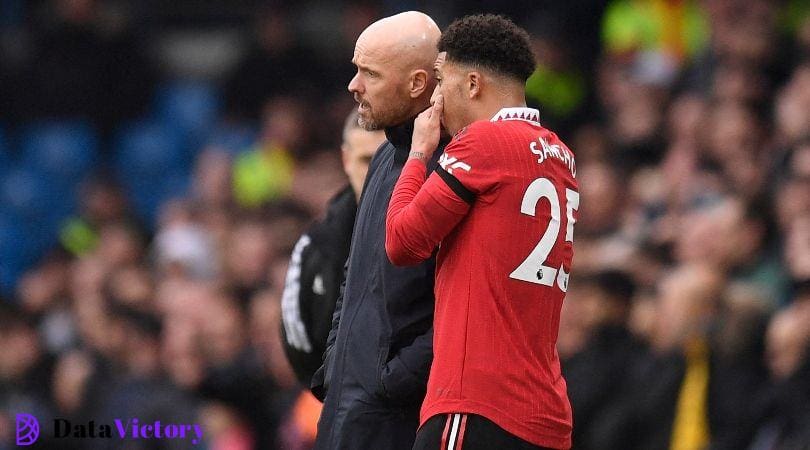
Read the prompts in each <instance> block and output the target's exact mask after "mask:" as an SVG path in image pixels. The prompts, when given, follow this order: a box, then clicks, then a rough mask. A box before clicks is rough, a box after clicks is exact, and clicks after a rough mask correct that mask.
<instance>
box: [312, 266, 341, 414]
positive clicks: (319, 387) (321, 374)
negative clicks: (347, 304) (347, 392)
mask: <svg viewBox="0 0 810 450" xmlns="http://www.w3.org/2000/svg"><path fill="white" fill-rule="evenodd" d="M347 270H348V262H347V263H346V264H344V266H343V282H342V283H341V285H340V295H338V298H337V301H336V302H335V312H334V314H332V328H331V329H330V330H329V337H327V338H326V350H325V351H324V352H323V365H321V367H320V368H318V370H317V371H315V374H314V375H313V376H312V382H311V383H310V391H312V395H314V396H315V398H317V399H318V400H320V401H323V399H324V398H326V394H327V392H328V391H329V377H330V376H331V374H332V370H331V369H332V367H333V366H334V364H332V363H333V361H334V351H333V350H334V347H335V340H336V339H337V332H338V327H339V326H340V316H341V314H342V312H343V294H344V292H345V290H346V271H347Z"/></svg>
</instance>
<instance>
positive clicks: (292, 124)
mask: <svg viewBox="0 0 810 450" xmlns="http://www.w3.org/2000/svg"><path fill="white" fill-rule="evenodd" d="M305 118H306V115H305V114H304V108H303V105H302V103H301V101H300V100H297V99H293V98H291V97H274V98H273V99H270V100H268V101H267V102H266V103H265V104H264V110H263V112H262V130H261V135H260V137H259V142H257V143H256V146H255V148H253V149H251V150H250V151H248V152H245V153H242V154H241V155H239V156H238V157H237V158H236V160H235V161H234V166H233V193H234V198H235V199H236V202H237V204H238V205H239V206H241V207H243V208H257V207H259V206H261V205H264V204H267V203H268V202H271V201H273V200H279V199H281V198H282V197H283V196H284V195H285V194H287V193H289V191H290V187H291V184H292V178H293V170H294V168H295V158H296V156H297V152H299V151H300V150H301V148H302V146H303V145H304V144H303V142H302V140H303V139H304V137H305V134H304V121H305ZM299 156H300V155H299Z"/></svg>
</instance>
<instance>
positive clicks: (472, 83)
mask: <svg viewBox="0 0 810 450" xmlns="http://www.w3.org/2000/svg"><path fill="white" fill-rule="evenodd" d="M482 78H483V77H482V76H481V73H480V72H477V71H472V72H469V73H467V95H468V96H469V98H470V100H472V99H474V98H476V97H478V96H480V95H481V82H482V81H483V79H482Z"/></svg>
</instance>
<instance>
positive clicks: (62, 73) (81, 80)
mask: <svg viewBox="0 0 810 450" xmlns="http://www.w3.org/2000/svg"><path fill="white" fill-rule="evenodd" d="M46 3H47V4H48V7H49V10H51V11H55V12H56V17H55V21H54V23H51V24H50V25H51V26H50V27H48V28H47V29H45V30H41V31H42V33H40V34H38V35H37V37H38V39H37V40H36V42H35V47H34V49H33V53H32V57H31V59H30V61H29V64H28V69H27V70H26V72H25V73H24V76H23V80H24V81H23V83H24V85H23V88H22V89H21V90H20V92H18V93H16V95H19V96H21V99H20V100H19V101H18V102H17V105H18V107H19V109H18V111H24V112H25V113H24V117H26V118H27V119H44V118H54V117H57V118H72V119H75V118H81V119H85V120H90V121H92V122H94V123H95V124H96V125H97V126H99V128H100V129H102V130H105V131H112V130H113V128H114V127H115V126H117V125H118V124H119V121H120V120H122V119H126V118H132V117H135V116H136V115H137V114H140V113H141V112H143V111H144V110H145V108H146V106H147V101H148V99H149V98H150V97H151V91H152V90H153V83H154V73H153V72H152V71H151V68H152V65H150V64H147V63H146V59H145V57H144V56H143V54H142V49H140V48H139V47H138V45H137V44H136V43H135V41H134V40H133V39H132V37H131V36H130V35H129V34H128V30H127V29H126V27H121V26H120V25H122V23H120V22H116V21H111V20H109V19H108V18H105V17H104V15H103V8H104V5H103V3H102V2H99V1H97V0H82V1H74V0H49V1H48V2H46Z"/></svg>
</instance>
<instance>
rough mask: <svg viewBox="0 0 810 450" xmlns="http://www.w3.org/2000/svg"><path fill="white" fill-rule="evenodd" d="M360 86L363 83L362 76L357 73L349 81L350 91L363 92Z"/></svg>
mask: <svg viewBox="0 0 810 450" xmlns="http://www.w3.org/2000/svg"><path fill="white" fill-rule="evenodd" d="M360 87H361V85H360V77H359V76H358V75H357V74H355V75H354V76H353V77H352V80H351V81H349V92H358V93H362V92H360Z"/></svg>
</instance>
